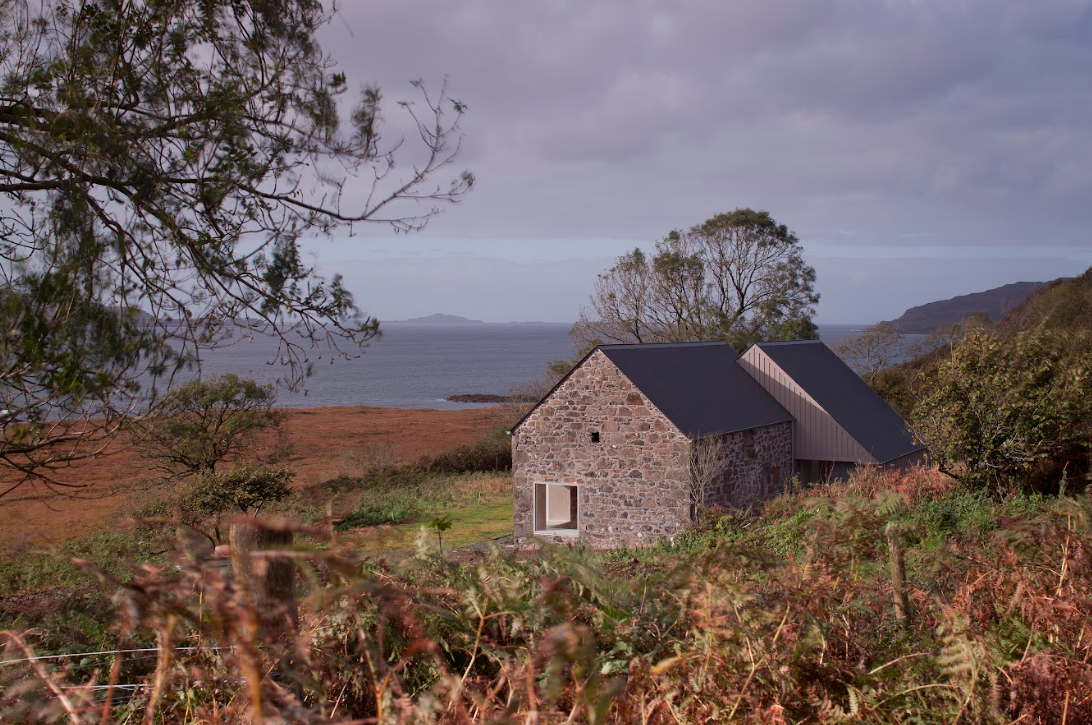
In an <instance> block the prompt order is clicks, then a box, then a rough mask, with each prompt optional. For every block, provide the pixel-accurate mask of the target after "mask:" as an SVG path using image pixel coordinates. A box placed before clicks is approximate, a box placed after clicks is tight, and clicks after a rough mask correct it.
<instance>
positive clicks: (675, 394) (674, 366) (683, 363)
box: [598, 342, 793, 439]
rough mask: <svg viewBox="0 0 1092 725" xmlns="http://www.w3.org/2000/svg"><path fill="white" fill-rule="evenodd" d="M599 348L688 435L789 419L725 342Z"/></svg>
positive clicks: (698, 435)
mask: <svg viewBox="0 0 1092 725" xmlns="http://www.w3.org/2000/svg"><path fill="white" fill-rule="evenodd" d="M598 349H599V350H601V351H602V352H603V354H604V355H606V356H607V359H608V360H610V361H611V362H612V363H614V364H615V365H617V366H618V369H619V370H621V371H622V374H624V375H625V376H626V377H627V378H629V379H630V381H631V382H632V383H633V384H634V385H636V386H637V388H638V389H639V390H640V391H641V392H642V393H643V394H644V395H645V396H646V397H647V398H648V399H649V400H650V401H651V402H652V404H653V405H655V406H656V407H657V408H659V409H660V412H662V413H663V414H664V415H665V416H666V417H667V419H668V420H670V421H671V422H672V423H673V424H674V425H675V427H677V428H678V429H679V430H680V431H681V432H682V433H683V435H685V436H687V437H688V438H692V439H696V438H702V437H704V436H708V435H714V434H718V433H732V432H734V431H739V430H745V429H747V428H757V427H759V426H764V425H771V424H773V423H781V422H785V421H791V420H792V419H793V418H792V415H790V414H789V412H788V411H787V410H785V409H784V408H783V407H781V404H780V403H778V402H777V401H776V400H775V399H774V398H773V396H772V395H770V394H769V393H767V392H766V391H765V390H764V389H763V388H762V386H761V385H759V384H758V383H757V382H756V381H755V380H754V378H752V377H751V376H750V375H748V374H747V372H746V371H745V370H744V369H743V368H742V367H740V365H739V364H738V363H737V360H738V359H739V355H738V354H737V353H736V351H735V350H733V349H732V348H731V347H729V346H728V344H727V343H724V342H684V343H668V344H651V345H601V346H600V347H599V348H598Z"/></svg>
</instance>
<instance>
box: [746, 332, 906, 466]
mask: <svg viewBox="0 0 1092 725" xmlns="http://www.w3.org/2000/svg"><path fill="white" fill-rule="evenodd" d="M758 348H759V349H760V350H762V352H764V353H766V355H767V356H768V357H769V358H770V359H771V360H773V361H774V363H776V364H777V366H778V367H780V368H781V369H782V370H784V371H785V374H786V375H788V376H789V377H791V378H792V379H793V380H795V381H796V384H797V385H799V386H800V387H801V388H803V389H804V390H805V391H806V392H807V393H808V395H810V396H811V397H812V398H813V399H814V400H815V402H816V403H818V404H819V405H820V406H822V408H823V409H824V410H825V411H827V413H829V414H830V416H831V417H832V418H834V420H835V421H837V422H838V424H839V425H841V426H842V427H843V428H845V430H846V432H847V433H849V434H850V435H851V436H853V438H855V439H856V440H857V442H858V443H860V444H861V446H863V447H864V449H865V450H867V451H868V452H869V453H871V454H872V455H873V456H875V458H876V460H877V461H879V462H880V463H886V462H888V461H891V460H894V459H895V458H899V457H900V456H904V455H906V454H907V453H913V452H914V451H917V450H921V446H919V445H915V443H914V440H913V438H912V437H911V436H910V433H909V431H907V429H906V422H905V421H904V420H903V419H902V416H900V415H899V414H898V413H896V412H895V411H894V410H893V409H892V408H891V406H890V405H888V404H887V403H886V402H885V401H884V399H883V398H881V397H880V396H879V395H878V394H877V393H876V391H874V390H873V389H872V388H870V387H869V386H868V384H867V383H865V381H864V380H862V379H861V378H860V376H859V375H857V373H855V372H853V370H851V369H850V368H849V366H848V365H846V364H845V363H844V362H842V360H841V359H840V358H839V357H838V356H837V355H835V354H834V352H833V351H832V350H831V349H830V348H829V347H827V346H826V345H824V344H823V343H822V342H821V341H819V340H798V341H793V342H760V343H758Z"/></svg>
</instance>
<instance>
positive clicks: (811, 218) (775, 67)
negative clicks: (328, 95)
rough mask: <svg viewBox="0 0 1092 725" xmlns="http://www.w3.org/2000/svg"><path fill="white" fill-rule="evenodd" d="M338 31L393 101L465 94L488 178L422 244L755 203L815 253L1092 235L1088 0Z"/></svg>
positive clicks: (572, 229) (1072, 241)
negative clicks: (424, 83)
mask: <svg viewBox="0 0 1092 725" xmlns="http://www.w3.org/2000/svg"><path fill="white" fill-rule="evenodd" d="M350 30H351V34H350ZM324 44H325V47H326V48H327V49H328V50H329V51H330V52H331V54H332V55H333V56H334V57H335V58H336V59H337V60H339V61H340V63H341V65H342V66H343V67H344V68H345V69H346V70H347V71H348V73H349V76H350V79H351V81H352V82H353V83H362V82H366V81H377V82H379V83H380V84H381V85H383V87H384V89H385V91H386V95H387V97H388V98H390V99H391V100H394V99H395V98H398V97H405V96H406V95H407V92H406V85H405V81H406V79H409V78H416V77H423V78H425V79H426V80H429V81H430V82H431V84H432V86H433V87H435V85H436V84H437V83H438V81H439V80H440V79H441V78H442V77H443V75H444V74H448V75H449V76H450V89H451V93H452V95H453V96H455V97H457V98H460V99H462V100H464V101H466V102H467V103H468V104H469V108H470V111H469V113H468V115H467V117H466V122H465V129H466V133H467V141H466V145H465V146H464V153H463V156H462V159H461V163H462V164H463V165H466V166H469V167H471V168H473V170H474V171H475V172H476V173H477V175H478V178H479V188H478V189H477V190H476V191H475V192H474V193H473V194H472V195H471V196H470V197H469V198H468V199H467V200H466V202H465V203H464V204H462V205H461V206H459V207H456V208H453V209H451V210H449V211H448V212H447V213H445V214H444V215H443V216H441V217H440V218H438V219H437V220H436V221H435V222H434V223H433V225H432V226H431V227H430V230H429V232H428V233H429V234H433V235H442V236H444V237H460V236H465V237H494V238H507V239H512V240H522V241H514V242H513V243H524V244H545V243H547V242H545V241H544V240H546V239H548V238H559V237H560V238H574V239H581V238H592V237H616V238H632V239H641V240H647V241H651V240H654V239H655V238H657V237H659V236H661V235H662V234H664V233H665V232H667V231H668V230H670V229H672V228H675V227H680V226H687V225H690V224H693V223H696V222H699V221H701V220H702V219H704V218H706V217H708V216H709V215H711V214H714V213H717V212H719V211H725V210H728V209H731V208H734V207H736V206H752V207H756V208H764V209H768V210H769V211H771V213H773V215H774V216H775V217H776V218H777V219H778V220H779V221H782V222H784V223H786V224H788V225H789V226H790V227H792V228H793V229H794V230H796V231H797V232H798V234H800V236H801V238H802V239H803V240H804V243H805V247H807V246H808V244H809V243H816V242H823V241H839V242H842V243H850V244H860V245H866V246H867V247H868V248H869V249H874V248H884V247H890V246H901V245H905V244H906V242H907V239H928V240H929V243H930V244H933V245H939V246H950V247H977V248H989V247H990V246H991V245H995V244H1008V245H1014V244H1021V245H1026V246H1027V247H1028V248H1029V250H1030V249H1033V248H1034V247H1035V246H1036V245H1040V244H1047V243H1049V244H1051V245H1072V246H1088V245H1089V243H1090V242H1092V239H1090V236H1089V229H1090V228H1092V204H1090V203H1089V200H1090V199H1092V174H1090V173H1089V171H1088V170H1089V169H1090V168H1092V136H1089V134H1088V129H1089V128H1092V1H1089V0H1037V1H1036V2H1034V3H1029V2H1025V1H1024V0H955V1H949V0H744V1H741V2H719V1H713V0H709V1H706V2H698V1H696V0H695V1H687V0H668V1H655V0H638V1H636V2H633V1H629V0H626V1H623V0H597V1H595V2H586V1H585V2H570V1H567V0H543V1H542V2H534V3H519V2H511V1H510V0H448V1H445V2H442V3H436V2H426V1H425V0H370V1H369V2H367V3H364V2H355V3H345V7H344V8H343V9H342V11H341V18H340V19H338V20H335V22H334V23H333V24H332V25H331V26H330V27H329V28H328V29H327V30H326V31H325V35H324ZM386 115H387V117H388V119H389V120H390V121H391V122H392V124H393V126H392V128H391V132H390V135H389V136H388V138H396V137H397V136H398V135H399V134H405V133H406V132H407V128H406V126H405V125H404V124H402V125H399V121H398V113H397V109H395V108H394V107H393V106H388V109H387V111H386ZM979 256H981V255H979ZM1002 266H1003V267H1004V268H1005V269H1008V270H1009V272H1010V273H1013V274H1015V273H1017V271H1018V270H1016V269H1015V268H1014V267H1012V265H1009V266H1004V265H1002ZM594 271H595V270H592V273H591V277H593V276H594ZM918 271H919V272H920V273H921V274H926V272H925V269H924V268H921V269H920V270H918ZM965 271H968V272H970V271H971V270H970V269H969V268H968V269H967V270H965ZM1078 271H1079V270H1078ZM998 279H1000V277H998ZM1007 281H1014V280H1011V279H1010V280H1007ZM950 282H951V283H952V284H956V280H954V279H953V280H950ZM589 284H590V282H589ZM959 291H960V290H958V289H957V290H954V291H952V294H956V293H958V292H959ZM544 304H549V303H544Z"/></svg>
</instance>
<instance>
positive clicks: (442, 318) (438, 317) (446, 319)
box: [389, 312, 485, 325]
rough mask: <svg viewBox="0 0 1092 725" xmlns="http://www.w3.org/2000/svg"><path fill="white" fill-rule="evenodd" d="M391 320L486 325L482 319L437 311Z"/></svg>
mask: <svg viewBox="0 0 1092 725" xmlns="http://www.w3.org/2000/svg"><path fill="white" fill-rule="evenodd" d="M389 322H416V323H424V324H436V323H440V324H444V325H450V324H457V325H466V324H470V325H484V324H485V323H484V322H482V321H481V320H469V319H467V318H465V317H459V316H458V315H445V314H442V313H440V312H437V313H436V314H434V315H428V316H427V317H412V318H410V319H408V320H389Z"/></svg>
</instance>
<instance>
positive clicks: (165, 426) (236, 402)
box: [134, 374, 284, 475]
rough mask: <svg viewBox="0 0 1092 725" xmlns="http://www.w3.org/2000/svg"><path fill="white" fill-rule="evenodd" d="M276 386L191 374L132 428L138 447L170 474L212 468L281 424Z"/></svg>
mask: <svg viewBox="0 0 1092 725" xmlns="http://www.w3.org/2000/svg"><path fill="white" fill-rule="evenodd" d="M276 401H277V391H276V389H275V388H274V387H273V386H272V385H259V384H258V383H256V382H254V381H253V380H243V379H240V378H239V377H238V376H236V375H231V374H228V375H224V376H221V377H219V378H216V379H214V380H209V381H202V380H194V381H191V382H189V383H186V384H185V385H183V386H181V387H179V388H176V389H175V390H173V391H171V392H170V393H169V394H168V395H167V396H166V397H165V398H164V400H163V402H162V404H161V405H159V406H158V407H157V410H156V412H155V414H154V415H152V416H148V417H147V418H146V419H145V420H143V421H141V423H139V424H138V425H137V426H136V428H135V430H134V433H135V436H134V438H135V441H136V444H137V450H138V451H139V452H140V454H141V455H142V456H144V457H145V458H148V459H150V460H152V461H153V462H154V465H155V466H156V467H157V468H159V469H161V470H163V471H165V472H167V473H171V474H178V475H191V474H202V473H211V472H212V471H213V470H215V468H216V466H217V465H218V464H219V463H222V462H223V461H225V460H226V459H227V458H228V457H229V456H233V455H235V454H238V453H239V452H241V451H242V450H243V449H244V448H246V447H247V446H248V445H249V444H250V443H251V442H252V440H253V438H254V436H255V435H257V434H258V433H260V432H262V431H265V430H268V429H270V428H275V427H277V426H280V425H281V424H282V423H283V420H284V414H283V413H282V412H281V411H279V410H276V409H275V408H274V407H273V406H274V404H275V403H276Z"/></svg>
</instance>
